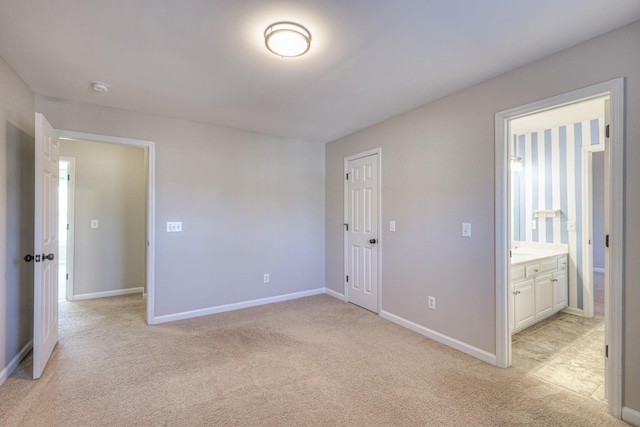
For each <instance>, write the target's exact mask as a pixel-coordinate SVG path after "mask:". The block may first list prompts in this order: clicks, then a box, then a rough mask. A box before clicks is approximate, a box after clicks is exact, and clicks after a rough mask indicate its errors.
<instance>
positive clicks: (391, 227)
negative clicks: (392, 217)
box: [389, 221, 396, 231]
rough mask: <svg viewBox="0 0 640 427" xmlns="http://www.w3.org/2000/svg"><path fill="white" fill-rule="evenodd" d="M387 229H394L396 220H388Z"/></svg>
mask: <svg viewBox="0 0 640 427" xmlns="http://www.w3.org/2000/svg"><path fill="white" fill-rule="evenodd" d="M389 231H396V222H395V221H389Z"/></svg>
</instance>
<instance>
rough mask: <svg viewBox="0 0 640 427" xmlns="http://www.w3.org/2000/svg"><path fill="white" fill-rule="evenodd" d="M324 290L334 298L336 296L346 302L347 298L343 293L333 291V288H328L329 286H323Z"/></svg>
mask: <svg viewBox="0 0 640 427" xmlns="http://www.w3.org/2000/svg"><path fill="white" fill-rule="evenodd" d="M324 292H325V293H326V294H327V295H330V296H332V297H334V298H338V299H339V300H341V301H344V302H347V299H346V298H345V296H344V294H341V293H339V292H336V291H334V290H333V289H329V288H324Z"/></svg>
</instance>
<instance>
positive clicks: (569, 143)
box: [509, 96, 608, 402]
mask: <svg viewBox="0 0 640 427" xmlns="http://www.w3.org/2000/svg"><path fill="white" fill-rule="evenodd" d="M607 99H608V96H603V97H596V98H590V99H587V100H582V101H578V102H575V103H571V104H569V105H564V106H561V107H558V108H554V109H550V110H546V111H543V112H539V113H533V114H530V115H527V116H524V117H521V118H515V119H512V120H510V122H509V129H510V135H511V139H512V140H513V144H512V146H511V147H510V148H511V158H514V159H516V160H517V162H518V165H519V168H517V169H516V168H513V169H512V171H511V191H510V193H511V196H512V197H511V204H510V210H511V214H510V218H511V224H512V227H511V228H512V233H511V235H512V240H511V248H510V250H511V267H510V269H511V291H512V295H513V304H511V306H510V311H511V313H510V318H511V319H513V323H512V331H511V333H512V338H511V341H512V349H511V351H512V360H511V362H512V363H511V366H513V367H515V368H518V369H520V370H522V371H524V372H526V373H528V374H530V375H532V376H535V377H537V378H540V379H543V380H545V381H547V382H550V383H552V384H555V385H557V386H560V387H562V388H565V389H567V390H570V391H572V392H574V393H577V394H580V395H582V396H585V397H590V398H592V399H595V400H598V401H600V402H606V397H605V387H604V383H605V337H604V332H605V331H604V330H605V327H604V326H605V324H604V316H603V317H600V318H594V317H593V305H594V304H593V301H594V296H595V293H594V284H595V281H594V273H593V267H592V265H593V252H594V251H595V249H596V244H597V243H596V241H595V239H594V233H593V229H594V226H595V225H601V226H602V230H603V231H602V232H603V233H604V218H603V216H602V215H600V220H601V223H600V224H596V222H595V221H594V220H593V218H594V215H593V205H594V203H593V189H594V186H593V183H594V181H596V182H597V181H598V179H597V178H596V179H594V176H593V167H592V157H593V154H594V153H602V154H603V153H604V151H605V148H604V147H605V138H606V136H605V134H606V132H605V128H606V126H607V122H606V116H607V115H606V114H605V109H606V108H607V106H606V105H607V104H606V100H607ZM602 160H603V165H604V159H602ZM514 164H515V163H514ZM600 180H601V181H603V182H602V183H603V184H604V170H601V173H600ZM601 189H604V185H602V186H601ZM603 196H604V194H602V197H601V199H600V207H601V208H604V197H603ZM598 243H600V241H598ZM601 243H602V247H601V248H598V249H600V250H601V252H602V254H603V260H602V261H603V264H602V265H603V266H604V239H602V241H601ZM602 284H603V285H604V280H603V281H602ZM603 289H604V287H603ZM603 307H604V305H603Z"/></svg>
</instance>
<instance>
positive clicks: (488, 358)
mask: <svg viewBox="0 0 640 427" xmlns="http://www.w3.org/2000/svg"><path fill="white" fill-rule="evenodd" d="M380 317H382V318H384V319H387V320H389V321H391V322H393V323H396V324H398V325H400V326H404V327H405V328H407V329H411V330H412V331H414V332H417V333H419V334H421V335H424V336H425V337H427V338H431V339H432V340H435V341H438V342H439V343H442V344H444V345H447V346H449V347H451V348H454V349H456V350H458V351H461V352H463V353H466V354H468V355H469V356H473V357H475V358H476V359H480V360H482V361H483V362H487V363H489V364H491V365H494V366H496V363H497V361H496V355H495V354H491V353H489V352H488V351H484V350H481V349H479V348H477V347H474V346H472V345H469V344H467V343H464V342H462V341H458V340H457V339H455V338H451V337H450V336H447V335H444V334H441V333H440V332H436V331H433V330H431V329H428V328H425V327H424V326H421V325H418V324H417V323H413V322H412V321H410V320H407V319H403V318H402V317H400V316H396V315H395V314H391V313H389V312H387V311H383V310H381V311H380Z"/></svg>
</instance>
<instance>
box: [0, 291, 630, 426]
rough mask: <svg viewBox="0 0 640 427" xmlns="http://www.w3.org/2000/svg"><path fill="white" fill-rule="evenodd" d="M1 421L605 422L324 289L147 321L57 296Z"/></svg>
mask: <svg viewBox="0 0 640 427" xmlns="http://www.w3.org/2000/svg"><path fill="white" fill-rule="evenodd" d="M30 378H31V360H30V358H27V359H26V360H25V361H24V362H23V363H22V364H21V365H20V367H19V368H18V370H17V371H16V372H15V373H14V374H13V375H12V376H11V377H10V378H9V379H8V380H7V381H6V382H5V384H4V385H2V386H1V387H0V425H2V426H127V425H140V426H159V425H166V426H187V425H197V426H251V425H287V426H300V425H320V426H334V425H343V426H357V425H362V426H364V425H366V426H375V425H385V426H391V425H394V426H404V425H407V426H416V425H421V426H513V425H526V426H609V425H626V424H625V423H623V422H621V421H619V420H617V419H615V418H613V417H611V416H610V415H608V414H607V413H606V408H605V406H604V405H603V404H601V403H599V402H596V401H595V400H593V399H589V398H586V397H581V396H579V395H577V394H573V393H571V392H568V391H565V390H563V389H561V388H559V387H556V386H554V385H551V384H549V383H546V382H544V381H542V380H540V379H536V378H534V377H532V376H530V375H528V374H526V373H525V372H522V371H521V370H518V369H498V368H494V367H492V366H490V365H488V364H486V363H483V362H480V361H478V360H476V359H473V358H472V357H469V356H467V355H465V354H462V353H460V352H457V351H455V350H452V349H450V348H448V347H445V346H443V345H441V344H438V343H436V342H434V341H431V340H429V339H427V338H425V337H423V336H421V335H418V334H416V333H414V332H411V331H409V330H407V329H404V328H402V327H400V326H397V325H395V324H392V323H390V322H388V321H386V320H384V319H382V318H380V317H378V316H376V315H374V314H372V313H370V312H368V311H366V310H362V309H360V308H358V307H356V306H353V305H350V304H345V303H343V302H340V301H338V300H336V299H334V298H331V297H329V296H326V295H320V296H314V297H309V298H303V299H299V300H295V301H288V302H283V303H278V304H272V305H267V306H262V307H255V308H249V309H245V310H239V311H234V312H229V313H223V314H217V315H213V316H208V317H201V318H197V319H190V320H184V321H179V322H174V323H170V324H165V325H159V326H153V327H148V326H146V324H145V323H144V303H143V301H142V300H141V299H140V296H139V295H132V296H125V297H117V298H104V299H99V300H89V301H81V302H75V303H65V302H63V303H61V307H60V342H59V343H58V346H57V347H56V349H55V351H54V354H53V356H52V359H51V361H50V362H49V365H48V367H47V369H46V370H45V372H44V375H43V376H42V378H41V379H39V380H37V381H33V380H31V379H30Z"/></svg>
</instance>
